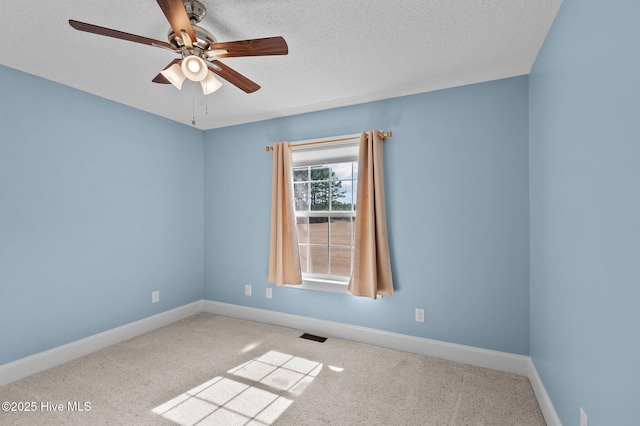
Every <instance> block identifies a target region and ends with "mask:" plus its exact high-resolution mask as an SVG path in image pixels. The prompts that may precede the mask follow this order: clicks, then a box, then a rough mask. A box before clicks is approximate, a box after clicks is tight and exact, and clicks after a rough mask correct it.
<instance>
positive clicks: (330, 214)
mask: <svg viewBox="0 0 640 426" xmlns="http://www.w3.org/2000/svg"><path fill="white" fill-rule="evenodd" d="M292 159H293V186H294V194H295V215H296V223H297V229H298V243H299V248H300V264H301V268H302V278H303V281H304V285H305V288H312V289H321V290H329V291H331V290H335V291H341V290H343V291H346V284H347V283H348V282H349V278H350V276H351V270H352V264H353V251H354V243H355V242H354V220H355V216H356V197H357V194H356V191H357V179H358V141H357V140H355V141H353V140H352V141H349V142H348V143H331V144H323V145H315V146H309V147H300V148H296V149H294V150H293V154H292Z"/></svg>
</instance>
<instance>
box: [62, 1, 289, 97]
mask: <svg viewBox="0 0 640 426" xmlns="http://www.w3.org/2000/svg"><path fill="white" fill-rule="evenodd" d="M157 2H158V5H159V6H160V8H161V9H162V11H163V12H164V15H165V16H166V17H167V20H168V21H169V24H170V25H171V29H170V30H169V34H168V39H169V42H168V43H167V42H164V41H159V40H154V39H151V38H147V37H143V36H139V35H135V34H129V33H125V32H122V31H118V30H113V29H110V28H105V27H99V26H97V25H93V24H87V23H85V22H79V21H75V20H73V19H70V20H69V25H71V26H72V27H73V28H75V29H76V30H79V31H85V32H88V33H93V34H98V35H103V36H107V37H113V38H119V39H122V40H127V41H133V42H136V43H141V44H146V45H149V46H153V47H159V48H162V49H166V50H170V51H171V52H174V53H177V54H179V55H180V58H177V59H174V60H173V61H171V62H170V63H169V65H167V66H166V67H165V68H164V69H163V70H162V71H161V72H160V74H158V75H157V76H156V77H155V78H154V79H153V80H152V81H153V82H154V83H160V84H170V83H171V84H173V85H174V86H176V87H177V88H178V89H181V88H182V83H183V82H184V80H185V79H189V80H191V81H194V82H195V81H197V82H200V84H201V86H202V91H203V92H204V94H205V95H208V94H210V93H213V92H214V91H216V90H217V89H219V88H220V86H222V83H221V82H220V81H219V80H218V79H216V78H215V77H214V75H213V74H216V75H218V76H220V77H222V78H223V79H225V80H227V81H228V82H229V83H231V84H233V85H234V86H236V87H238V88H239V89H241V90H243V91H245V92H246V93H252V92H255V91H256V90H258V89H260V86H259V85H258V84H256V83H255V82H253V81H251V80H249V79H248V78H247V77H245V76H243V75H242V74H240V73H239V72H237V71H235V70H233V69H232V68H230V67H228V66H227V65H225V64H223V63H222V62H220V61H219V60H218V59H219V58H233V57H240V56H267V55H286V54H287V53H289V48H288V46H287V42H286V41H285V40H284V38H282V37H268V38H258V39H250V40H239V41H228V42H222V43H218V42H217V41H216V39H215V38H214V37H213V35H212V34H211V33H210V32H209V31H207V30H205V29H204V28H202V27H200V26H198V25H196V24H197V23H199V22H200V21H201V20H202V18H204V16H205V15H206V14H207V9H206V8H205V6H204V5H203V4H202V3H200V2H199V1H196V0H157Z"/></svg>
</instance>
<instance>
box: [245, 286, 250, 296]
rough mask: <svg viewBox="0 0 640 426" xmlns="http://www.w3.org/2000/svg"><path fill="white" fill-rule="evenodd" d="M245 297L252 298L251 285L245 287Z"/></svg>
mask: <svg viewBox="0 0 640 426" xmlns="http://www.w3.org/2000/svg"><path fill="white" fill-rule="evenodd" d="M244 295H245V296H251V284H245V285H244Z"/></svg>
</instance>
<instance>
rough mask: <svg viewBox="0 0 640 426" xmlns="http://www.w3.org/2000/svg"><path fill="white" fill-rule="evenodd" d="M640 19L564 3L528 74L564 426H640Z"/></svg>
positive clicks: (542, 281)
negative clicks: (583, 424)
mask: <svg viewBox="0 0 640 426" xmlns="http://www.w3.org/2000/svg"><path fill="white" fill-rule="evenodd" d="M639 17H640V2H638V1H622V0H613V1H612V0H606V1H605V0H598V1H595V0H587V1H585V0H565V1H564V3H563V5H562V7H561V9H560V12H559V14H558V16H557V18H556V21H555V23H554V25H553V27H552V29H551V32H550V34H549V36H548V38H547V40H546V42H545V44H544V46H543V49H542V51H541V53H540V55H539V56H538V59H537V61H536V63H535V66H534V68H533V72H532V74H531V76H530V111H531V114H530V129H531V130H530V173H531V175H530V179H531V199H530V204H531V355H532V358H533V360H534V363H535V365H536V368H537V370H538V372H539V374H540V376H541V378H542V380H543V382H544V385H545V387H546V389H547V392H548V393H549V395H550V397H551V399H552V400H553V403H554V405H555V408H556V411H557V412H558V414H559V416H560V419H561V421H562V422H563V424H565V425H578V424H579V410H580V407H583V408H584V410H585V411H586V413H587V415H588V416H589V425H590V426H598V425H602V426H605V425H606V426H608V425H632V424H634V425H635V424H639V420H638V414H637V410H638V402H639V401H640V390H639V389H640V387H638V380H639V379H640V367H639V366H640V363H639V360H640V309H639V307H638V302H639V301H640V84H639V83H638V78H639V76H640V26H639V25H638V18H639Z"/></svg>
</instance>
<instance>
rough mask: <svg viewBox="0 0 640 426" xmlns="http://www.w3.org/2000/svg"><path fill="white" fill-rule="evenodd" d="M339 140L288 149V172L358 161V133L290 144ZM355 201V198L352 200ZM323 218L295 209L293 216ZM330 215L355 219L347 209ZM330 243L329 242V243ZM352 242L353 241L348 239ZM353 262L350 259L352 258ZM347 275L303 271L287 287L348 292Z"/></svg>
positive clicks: (321, 215) (318, 214) (353, 214)
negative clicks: (293, 283)
mask: <svg viewBox="0 0 640 426" xmlns="http://www.w3.org/2000/svg"><path fill="white" fill-rule="evenodd" d="M336 139H340V141H338V142H327V143H323V144H315V145H313V144H310V145H306V146H300V147H297V148H293V149H292V172H293V169H294V168H297V167H302V166H312V165H322V164H335V163H345V162H358V147H359V141H360V134H354V135H344V136H338V137H332V138H326V139H313V140H306V141H297V142H293V143H292V146H295V145H296V144H302V145H304V144H309V143H315V142H325V141H332V140H336ZM353 184H354V185H357V180H356V179H354V183H353ZM354 202H355V200H354ZM299 216H305V217H314V216H315V217H318V216H319V217H327V215H326V213H317V214H316V213H314V212H313V211H309V212H304V213H302V214H300V213H299V212H296V217H299ZM330 216H331V217H340V216H343V217H344V216H348V217H353V218H354V219H353V220H354V221H355V212H351V211H332V212H331V215H330ZM330 243H331V242H330V241H329V244H330ZM352 244H353V242H352ZM352 262H353V258H352ZM349 278H350V277H342V276H330V275H313V274H304V275H303V280H302V284H301V285H288V286H287V287H290V288H296V289H303V290H314V291H325V292H332V293H342V294H351V293H350V292H349V290H348V289H347V284H349Z"/></svg>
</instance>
